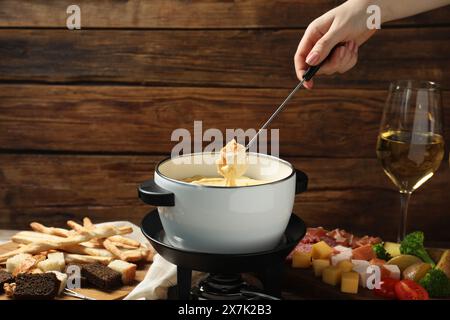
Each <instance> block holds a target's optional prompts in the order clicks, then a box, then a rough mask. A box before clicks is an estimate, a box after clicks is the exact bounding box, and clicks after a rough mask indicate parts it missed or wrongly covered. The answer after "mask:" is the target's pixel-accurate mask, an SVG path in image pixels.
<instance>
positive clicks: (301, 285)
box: [283, 248, 445, 300]
mask: <svg viewBox="0 0 450 320" xmlns="http://www.w3.org/2000/svg"><path fill="white" fill-rule="evenodd" d="M427 251H428V253H429V254H430V256H431V258H432V259H433V260H434V261H439V258H440V257H441V255H442V253H443V252H444V251H445V249H438V248H428V249H427ZM283 297H284V298H285V299H329V300H383V299H384V298H381V297H378V296H377V295H375V294H374V293H373V291H371V290H369V289H365V288H362V287H360V288H359V290H358V293H357V294H350V293H343V292H341V290H340V286H331V285H328V284H326V283H324V282H322V279H321V278H317V277H315V276H314V272H313V269H312V268H308V269H294V268H292V267H291V264H290V263H286V266H285V270H284V280H283Z"/></svg>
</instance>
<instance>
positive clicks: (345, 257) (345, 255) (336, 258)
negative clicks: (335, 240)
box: [331, 250, 352, 266]
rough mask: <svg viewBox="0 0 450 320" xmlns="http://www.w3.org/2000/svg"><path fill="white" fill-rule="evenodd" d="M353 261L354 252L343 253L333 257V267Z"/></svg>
mask: <svg viewBox="0 0 450 320" xmlns="http://www.w3.org/2000/svg"><path fill="white" fill-rule="evenodd" d="M351 259H352V251H351V250H350V251H343V252H341V253H338V254H335V255H334V256H331V265H332V266H335V265H337V264H338V263H339V262H341V261H346V260H347V261H350V260H351Z"/></svg>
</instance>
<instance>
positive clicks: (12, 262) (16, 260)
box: [6, 253, 32, 273]
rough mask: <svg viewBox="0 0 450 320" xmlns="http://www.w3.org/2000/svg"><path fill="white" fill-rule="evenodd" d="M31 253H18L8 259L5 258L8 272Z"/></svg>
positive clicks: (11, 271) (29, 256) (12, 270)
mask: <svg viewBox="0 0 450 320" xmlns="http://www.w3.org/2000/svg"><path fill="white" fill-rule="evenodd" d="M31 257H32V256H31V254H29V253H19V254H16V255H15V256H12V257H11V258H9V259H8V260H6V271H8V272H9V273H13V272H14V270H16V268H17V267H18V266H19V265H20V264H21V263H22V262H23V261H25V260H26V259H29V258H31Z"/></svg>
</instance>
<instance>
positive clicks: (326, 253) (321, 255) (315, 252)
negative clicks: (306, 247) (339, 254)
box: [311, 241, 333, 259]
mask: <svg viewBox="0 0 450 320" xmlns="http://www.w3.org/2000/svg"><path fill="white" fill-rule="evenodd" d="M332 253H333V248H332V247H330V246H329V245H328V244H327V243H326V242H325V241H320V242H317V243H315V244H313V245H312V249H311V257H312V258H313V259H328V258H329V257H330V256H331V254H332Z"/></svg>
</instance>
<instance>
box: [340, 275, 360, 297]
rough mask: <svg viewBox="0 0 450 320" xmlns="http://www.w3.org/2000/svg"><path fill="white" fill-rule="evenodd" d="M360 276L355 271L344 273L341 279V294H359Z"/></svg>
mask: <svg viewBox="0 0 450 320" xmlns="http://www.w3.org/2000/svg"><path fill="white" fill-rule="evenodd" d="M358 285H359V275H358V273H356V272H354V271H350V272H343V273H342V277H341V292H345V293H353V294H356V293H358Z"/></svg>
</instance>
